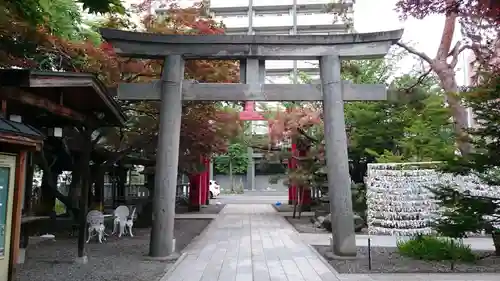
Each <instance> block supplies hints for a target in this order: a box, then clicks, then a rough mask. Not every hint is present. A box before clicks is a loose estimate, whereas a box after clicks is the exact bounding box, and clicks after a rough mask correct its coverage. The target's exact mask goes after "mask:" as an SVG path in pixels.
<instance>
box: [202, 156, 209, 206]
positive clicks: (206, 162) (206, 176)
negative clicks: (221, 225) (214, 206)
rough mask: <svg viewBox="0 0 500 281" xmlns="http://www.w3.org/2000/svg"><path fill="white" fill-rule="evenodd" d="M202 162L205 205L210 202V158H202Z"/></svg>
mask: <svg viewBox="0 0 500 281" xmlns="http://www.w3.org/2000/svg"><path fill="white" fill-rule="evenodd" d="M203 164H204V165H205V171H204V172H203V182H204V183H205V205H209V204H210V159H208V158H204V159H203Z"/></svg>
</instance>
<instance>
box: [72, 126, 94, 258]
mask: <svg viewBox="0 0 500 281" xmlns="http://www.w3.org/2000/svg"><path fill="white" fill-rule="evenodd" d="M92 131H93V130H92V129H90V128H85V129H84V130H83V131H82V132H81V133H80V134H81V137H82V139H83V148H82V157H81V160H80V163H79V165H80V171H81V177H80V180H81V194H80V211H79V216H80V217H79V218H78V222H79V228H78V254H77V257H76V259H75V261H76V262H77V263H82V264H86V263H87V262H88V258H87V256H86V255H85V238H86V236H87V228H86V227H85V226H86V225H87V212H88V207H89V205H88V203H89V192H90V185H91V179H90V177H91V174H90V166H89V163H90V154H91V152H92V141H91V134H92Z"/></svg>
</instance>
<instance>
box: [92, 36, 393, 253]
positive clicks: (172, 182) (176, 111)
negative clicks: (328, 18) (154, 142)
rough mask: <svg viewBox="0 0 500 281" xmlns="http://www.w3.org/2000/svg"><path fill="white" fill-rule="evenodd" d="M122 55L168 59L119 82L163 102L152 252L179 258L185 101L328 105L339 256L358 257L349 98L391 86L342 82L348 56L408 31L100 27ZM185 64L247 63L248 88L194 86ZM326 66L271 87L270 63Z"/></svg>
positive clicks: (374, 50) (377, 94)
mask: <svg viewBox="0 0 500 281" xmlns="http://www.w3.org/2000/svg"><path fill="white" fill-rule="evenodd" d="M101 34H102V36H103V37H104V38H105V39H106V40H107V41H108V42H109V43H111V45H112V46H113V47H114V50H115V52H116V53H117V54H118V55H121V56H126V57H136V58H152V59H164V61H165V62H164V64H163V71H162V76H161V79H160V80H158V81H154V82H150V83H137V84H120V85H119V87H118V96H119V98H120V99H128V100H161V113H160V132H159V136H158V138H159V141H158V144H159V145H158V146H159V147H158V153H157V161H156V165H157V169H156V170H157V171H158V172H157V174H156V179H155V194H154V197H153V198H154V201H153V229H152V231H151V243H150V255H151V256H153V257H157V258H161V257H168V256H170V255H172V254H173V251H174V249H175V246H174V241H175V240H174V220H175V194H176V184H177V165H178V158H179V136H180V125H181V115H182V100H183V99H184V100H198V101H201V100H210V101H224V100H225V101H318V100H322V101H323V111H324V113H323V114H324V123H325V142H326V158H327V175H328V179H329V181H328V188H329V192H328V194H329V196H330V202H331V204H330V211H331V213H332V229H333V231H332V251H333V254H334V255H337V256H339V257H353V256H356V239H355V235H354V221H353V211H352V201H351V179H350V175H349V165H348V164H349V163H348V157H347V136H346V131H345V119H344V101H353V100H385V99H386V97H387V91H386V87H385V85H356V84H351V83H348V82H342V81H341V76H340V66H341V64H340V63H341V60H342V59H372V58H381V57H384V56H385V55H386V54H387V52H388V51H389V49H390V47H391V46H392V45H393V44H395V43H396V42H397V41H399V39H400V38H401V36H402V34H403V30H394V31H387V32H376V33H360V34H340V35H293V36H291V35H285V36H282V35H270V36H268V35H199V36H189V35H162V34H151V33H141V32H129V31H121V30H114V29H101ZM185 59H219V60H220V59H227V60H229V59H231V60H234V59H237V60H242V63H243V67H242V68H241V72H242V73H241V76H242V78H243V77H244V78H245V79H244V80H243V81H244V82H245V84H217V83H200V84H197V83H193V82H190V81H186V80H183V78H184V60H185ZM266 59H268V60H272V59H274V60H276V59H278V60H311V59H319V61H320V77H321V84H320V85H311V84H295V85H290V84H284V85H279V84H265V83H264V76H265V75H264V74H265V60H266Z"/></svg>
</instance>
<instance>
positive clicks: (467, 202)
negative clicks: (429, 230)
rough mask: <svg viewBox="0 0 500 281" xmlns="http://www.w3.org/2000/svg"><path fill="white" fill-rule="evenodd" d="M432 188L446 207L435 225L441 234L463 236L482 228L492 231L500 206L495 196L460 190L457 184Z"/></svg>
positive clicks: (440, 202) (437, 198)
mask: <svg viewBox="0 0 500 281" xmlns="http://www.w3.org/2000/svg"><path fill="white" fill-rule="evenodd" d="M431 190H432V191H433V193H434V196H435V198H436V200H438V201H439V205H440V206H441V207H444V211H443V214H442V216H441V217H440V218H438V219H437V220H436V222H435V225H434V228H435V229H436V230H437V231H438V232H439V233H440V234H442V235H444V236H448V237H460V238H461V237H466V236H467V233H469V232H477V231H478V230H482V229H486V230H488V231H489V232H491V231H492V227H493V226H492V219H493V218H495V215H496V214H497V208H498V207H499V206H498V203H495V201H496V200H495V199H494V198H488V197H478V196H472V195H471V193H470V192H469V191H465V192H459V191H458V190H457V188H456V187H455V186H437V187H434V188H431Z"/></svg>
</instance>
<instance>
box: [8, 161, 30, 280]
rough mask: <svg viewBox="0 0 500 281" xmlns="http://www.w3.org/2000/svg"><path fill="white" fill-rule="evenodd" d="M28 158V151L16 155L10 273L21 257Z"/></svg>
mask: <svg viewBox="0 0 500 281" xmlns="http://www.w3.org/2000/svg"><path fill="white" fill-rule="evenodd" d="M26 160H27V152H26V151H21V152H19V154H18V155H17V157H16V179H15V192H14V198H13V200H14V201H13V202H12V203H13V205H12V228H11V237H10V251H11V254H10V260H9V263H10V266H9V268H10V272H9V273H10V274H13V269H15V266H16V264H17V261H18V257H19V246H20V244H21V243H20V239H21V217H22V209H23V204H22V200H23V192H24V183H25V181H26V179H25V176H26V175H25V172H26V171H25V167H26Z"/></svg>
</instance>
